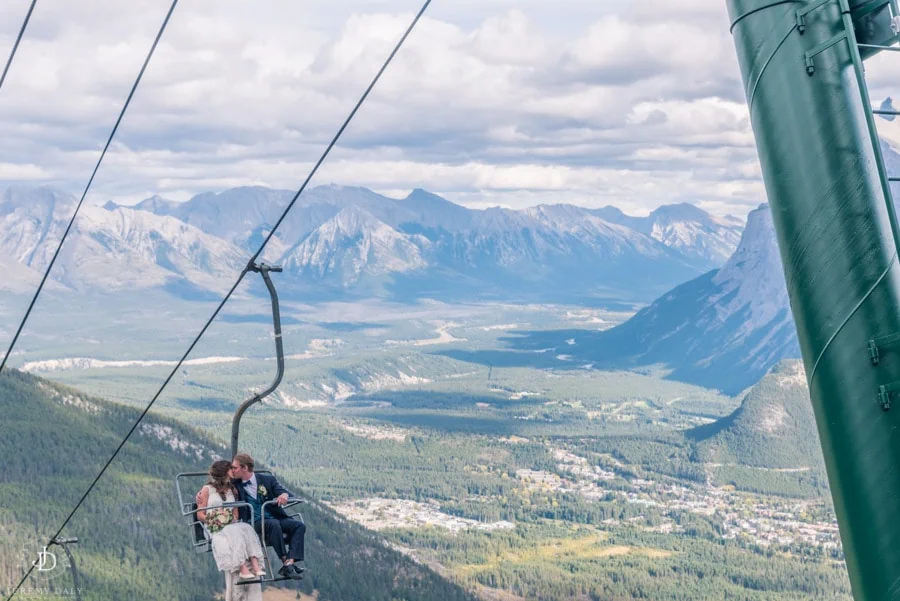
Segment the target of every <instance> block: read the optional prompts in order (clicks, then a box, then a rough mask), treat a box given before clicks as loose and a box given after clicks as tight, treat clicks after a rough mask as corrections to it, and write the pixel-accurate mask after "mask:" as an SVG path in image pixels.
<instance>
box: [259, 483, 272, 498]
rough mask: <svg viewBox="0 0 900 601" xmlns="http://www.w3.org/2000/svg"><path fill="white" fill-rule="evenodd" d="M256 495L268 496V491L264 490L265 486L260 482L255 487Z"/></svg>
mask: <svg viewBox="0 0 900 601" xmlns="http://www.w3.org/2000/svg"><path fill="white" fill-rule="evenodd" d="M256 496H258V497H267V496H269V491H268V490H266V487H265V486H263V485H262V484H260V485H259V488H257V489H256Z"/></svg>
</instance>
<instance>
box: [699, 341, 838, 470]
mask: <svg viewBox="0 0 900 601" xmlns="http://www.w3.org/2000/svg"><path fill="white" fill-rule="evenodd" d="M689 436H690V437H691V438H693V439H695V440H697V441H698V446H697V449H698V453H699V456H700V458H701V460H703V461H705V462H712V463H716V464H740V465H746V466H751V467H755V468H764V469H773V470H804V469H805V470H810V471H817V472H819V473H820V474H823V473H824V470H825V463H824V460H823V459H822V448H821V446H820V444H819V433H818V430H817V429H816V420H815V416H814V415H813V410H812V404H811V403H810V400H809V389H808V388H807V385H806V372H805V371H804V369H803V364H802V362H801V361H799V360H796V359H793V360H786V361H783V362H781V363H779V364H778V365H776V366H775V368H774V369H772V371H771V372H770V373H769V374H767V375H766V376H765V377H763V379H762V380H760V382H759V383H757V384H756V385H754V386H753V387H752V388H751V389H750V390H748V391H747V393H746V394H745V395H744V397H743V400H742V401H741V406H740V407H739V408H738V409H736V410H735V411H734V413H732V414H731V415H729V416H727V417H725V418H722V419H720V420H719V421H717V422H714V423H712V424H709V425H706V426H701V427H699V428H695V429H694V430H692V431H691V432H689Z"/></svg>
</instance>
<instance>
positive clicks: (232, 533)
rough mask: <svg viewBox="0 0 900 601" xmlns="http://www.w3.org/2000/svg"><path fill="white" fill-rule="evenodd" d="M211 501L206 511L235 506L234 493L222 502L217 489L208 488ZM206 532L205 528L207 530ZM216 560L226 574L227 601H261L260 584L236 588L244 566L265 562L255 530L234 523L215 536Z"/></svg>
mask: <svg viewBox="0 0 900 601" xmlns="http://www.w3.org/2000/svg"><path fill="white" fill-rule="evenodd" d="M206 488H207V490H208V491H209V500H208V501H207V504H206V509H208V510H209V509H215V508H216V507H221V506H222V505H223V504H224V503H234V493H232V492H231V491H229V492H228V494H227V495H226V498H225V499H223V498H222V495H220V494H219V493H218V492H217V491H216V489H215V488H213V487H212V486H209V485H207V486H206ZM204 528H205V526H204ZM210 540H212V552H213V557H214V558H215V560H216V566H217V567H218V568H219V570H220V571H222V572H225V601H261V600H262V587H261V586H260V585H259V584H247V585H243V586H237V581H238V575H239V573H240V568H241V564H242V563H244V562H245V561H247V560H248V559H249V558H251V557H256V558H257V559H259V565H260V566H265V563H264V562H263V549H262V546H260V544H259V537H257V535H256V531H255V530H253V526H251V525H250V524H247V523H246V522H233V523H231V524H228V525H227V526H225V527H224V528H222V529H221V530H219V531H218V532H216V533H215V534H210Z"/></svg>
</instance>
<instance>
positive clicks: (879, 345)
mask: <svg viewBox="0 0 900 601" xmlns="http://www.w3.org/2000/svg"><path fill="white" fill-rule="evenodd" d="M897 344H900V333H897V334H888V335H887V336H881V337H879V338H873V339H871V340H869V359H870V360H871V361H872V365H878V363H879V361H880V360H881V349H883V348H885V347H888V346H894V345H897Z"/></svg>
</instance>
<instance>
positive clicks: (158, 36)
mask: <svg viewBox="0 0 900 601" xmlns="http://www.w3.org/2000/svg"><path fill="white" fill-rule="evenodd" d="M177 5H178V0H172V6H171V7H169V12H168V13H166V18H165V20H163V24H162V27H160V28H159V33H157V34H156V39H155V40H153V45H152V46H151V47H150V52H149V53H148V54H147V58H146V59H144V64H143V65H142V66H141V70H140V72H139V73H138V76H137V79H136V80H135V81H134V85H133V86H131V92H129V94H128V99H127V100H125V106H123V107H122V112H121V113H119V118H118V119H117V120H116V124H115V126H113V129H112V131H111V132H110V134H109V138H108V139H107V140H106V146H104V147H103V152H101V153H100V158H99V159H98V160H97V164H96V165H94V171H93V172H92V173H91V178H90V179H89V180H88V183H87V185H86V186H85V187H84V192H82V194H81V200H79V201H78V205H77V206H76V207H75V212H74V213H73V214H72V218H71V219H70V220H69V225H68V226H66V231H65V232H63V235H62V238H60V240H59V245H58V246H57V247H56V252H54V253H53V258H51V259H50V264H49V265H47V269H46V270H44V276H43V277H42V278H41V283H40V284H38V287H37V290H36V291H35V293H34V297H33V298H32V299H31V303H30V304H29V305H28V309H27V310H26V311H25V316H24V317H23V318H22V321H21V323H19V328H18V329H17V330H16V334H15V336H13V339H12V342H10V344H9V349H8V350H7V351H6V355H5V356H4V357H3V361H2V362H0V373H2V372H3V368H4V367H5V366H6V362H7V361H8V360H9V358H10V356H11V355H12V352H13V348H15V346H16V342H18V340H19V336H20V335H21V334H22V330H23V329H24V328H25V324H26V323H27V322H28V317H29V316H30V315H31V311H32V309H34V305H35V303H37V300H38V297H39V296H40V295H41V291H43V289H44V284H46V283H47V278H49V277H50V270H51V269H53V265H54V264H55V263H56V259H57V257H59V252H60V251H61V250H62V247H63V244H64V243H65V241H66V238H67V237H68V236H69V232H70V231H71V230H72V225H73V224H74V223H75V218H76V217H78V212H79V211H80V210H81V205H83V204H84V199H85V198H86V197H87V194H88V191H90V189H91V185H92V184H93V183H94V178H95V177H96V176H97V171H99V170H100V165H101V164H102V163H103V159H104V157H106V151H107V150H109V146H110V144H112V141H113V138H114V137H115V136H116V132H117V131H118V130H119V125H120V124H121V123H122V118H123V117H125V112H126V111H127V110H128V106H129V105H130V104H131V99H132V98H134V93H135V92H136V91H137V88H138V85H139V84H140V83H141V79H142V78H143V77H144V72H145V71H146V70H147V65H149V64H150V59H151V58H152V57H153V53H154V52H155V51H156V46H157V45H158V44H159V40H160V39H161V38H162V35H163V32H165V30H166V26H167V25H168V24H169V19H170V18H171V17H172V13H173V12H174V11H175V7H176V6H177Z"/></svg>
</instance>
